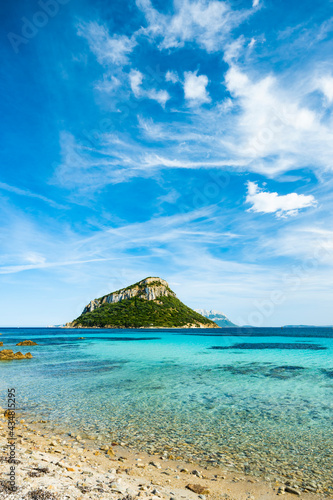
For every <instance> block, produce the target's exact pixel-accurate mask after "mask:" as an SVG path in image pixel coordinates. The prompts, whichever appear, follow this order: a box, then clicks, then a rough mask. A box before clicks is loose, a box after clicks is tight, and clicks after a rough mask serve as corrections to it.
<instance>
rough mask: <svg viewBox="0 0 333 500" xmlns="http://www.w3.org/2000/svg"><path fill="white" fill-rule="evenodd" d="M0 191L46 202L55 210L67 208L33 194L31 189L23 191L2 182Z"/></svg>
mask: <svg viewBox="0 0 333 500" xmlns="http://www.w3.org/2000/svg"><path fill="white" fill-rule="evenodd" d="M0 190H3V191H8V192H9V193H14V194H17V195H19V196H27V197H28V198H36V199H37V200H41V201H44V202H45V203H47V204H48V205H50V206H51V207H54V208H61V209H64V208H66V206H65V205H61V204H60V203H57V202H55V201H54V200H51V199H50V198H47V197H46V196H43V195H41V194H38V193H33V192H32V191H30V190H29V189H21V188H19V187H16V186H11V185H9V184H6V183H5V182H0Z"/></svg>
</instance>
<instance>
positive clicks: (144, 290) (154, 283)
mask: <svg viewBox="0 0 333 500" xmlns="http://www.w3.org/2000/svg"><path fill="white" fill-rule="evenodd" d="M168 296H172V297H176V294H175V293H174V292H173V291H172V290H170V288H169V285H168V283H167V282H166V281H165V280H162V279H161V278H145V279H144V280H141V281H139V282H138V283H135V284H134V285H131V286H129V287H127V288H122V289H121V290H117V291H116V292H112V293H109V294H108V295H104V297H101V298H100V299H94V300H92V301H91V302H89V304H88V305H87V306H86V307H85V308H84V309H83V312H82V314H85V313H87V312H92V311H94V310H95V309H97V308H98V307H101V306H102V305H103V304H116V303H117V302H121V301H122V300H126V299H133V298H134V297H137V298H140V299H143V300H156V299H158V298H159V297H168Z"/></svg>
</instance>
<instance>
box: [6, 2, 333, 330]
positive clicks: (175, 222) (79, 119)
mask: <svg viewBox="0 0 333 500" xmlns="http://www.w3.org/2000/svg"><path fill="white" fill-rule="evenodd" d="M332 7H333V3H332V1H323V2H320V3H319V4H316V3H315V2H313V1H311V2H310V1H307V0H305V1H304V2H302V5H300V3H299V2H298V1H296V0H291V1H288V2H287V1H280V2H277V1H275V2H273V1H272V0H259V1H258V0H253V1H251V0H234V1H232V0H231V1H230V2H224V1H217V0H214V1H213V0H212V1H209V0H182V1H179V0H174V1H173V2H172V1H163V2H162V1H161V0H158V1H156V0H155V1H153V0H136V1H131V0H130V1H129V2H123V1H120V0H117V1H112V2H111V1H106V0H97V1H96V0H94V1H92V0H50V1H46V0H45V1H44V0H41V1H33V0H26V1H23V0H17V1H15V2H2V5H1V7H0V9H1V11H2V12H1V24H2V37H1V47H0V51H1V52H0V54H1V68H0V71H1V101H0V106H1V116H2V120H1V124H0V127H1V134H0V136H1V148H0V155H1V176H0V209H1V220H0V224H1V233H0V234H1V236H0V254H1V263H0V274H1V289H0V294H1V296H0V300H1V319H0V322H1V325H2V326H23V325H25V326H44V325H51V324H61V323H64V322H66V321H70V320H71V319H73V318H74V317H76V316H78V314H79V313H80V312H81V310H82V309H83V307H84V306H85V304H86V303H87V302H88V301H89V300H91V299H93V298H95V297H98V296H101V295H103V294H105V293H107V292H110V291H113V290H114V289H117V288H120V287H123V286H126V285H128V284H131V283H133V282H135V281H138V280H140V279H142V278H144V277H146V276H160V277H163V278H164V279H166V280H167V281H168V282H169V283H170V286H171V287H172V288H173V289H174V290H175V291H176V293H177V295H178V297H179V298H180V299H181V300H183V301H184V302H185V303H186V304H188V305H189V306H191V307H193V308H205V309H216V310H219V311H222V312H224V313H225V314H227V316H228V317H230V319H231V320H232V321H234V322H236V323H238V324H254V325H256V326H275V325H283V324H318V325H326V324H333V315H332V306H331V304H332V299H333V297H332V295H333V292H332V266H333V239H332V236H333V227H332V212H333V211H332V208H333V207H332V204H333V202H332V196H331V193H332V169H333V160H332V158H333V154H332V153H333V132H332V130H333V129H332V125H333V118H332V109H333V60H332V57H331V54H332V51H333V43H332V29H333V9H332Z"/></svg>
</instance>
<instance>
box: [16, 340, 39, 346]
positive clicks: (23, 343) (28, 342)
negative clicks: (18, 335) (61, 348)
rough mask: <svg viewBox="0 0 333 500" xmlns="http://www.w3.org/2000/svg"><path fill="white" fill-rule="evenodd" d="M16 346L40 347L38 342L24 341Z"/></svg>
mask: <svg viewBox="0 0 333 500" xmlns="http://www.w3.org/2000/svg"><path fill="white" fill-rule="evenodd" d="M16 345H38V344H37V342H34V341H33V340H23V341H22V342H19V343H18V344H16Z"/></svg>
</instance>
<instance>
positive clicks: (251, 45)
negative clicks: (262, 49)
mask: <svg viewBox="0 0 333 500" xmlns="http://www.w3.org/2000/svg"><path fill="white" fill-rule="evenodd" d="M256 41H257V40H256V39H255V38H251V41H250V42H249V44H248V47H249V49H253V47H254V46H255V44H256Z"/></svg>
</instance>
